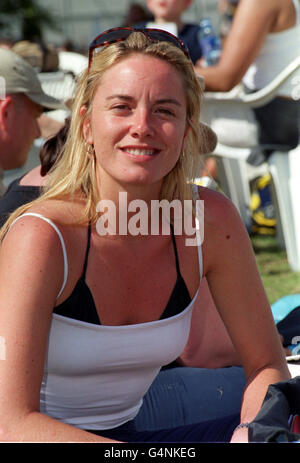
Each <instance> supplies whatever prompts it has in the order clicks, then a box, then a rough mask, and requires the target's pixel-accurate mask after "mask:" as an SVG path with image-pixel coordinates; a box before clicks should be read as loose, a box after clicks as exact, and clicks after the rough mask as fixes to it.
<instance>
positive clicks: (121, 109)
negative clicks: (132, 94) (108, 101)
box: [113, 104, 130, 111]
mask: <svg viewBox="0 0 300 463" xmlns="http://www.w3.org/2000/svg"><path fill="white" fill-rule="evenodd" d="M113 109H116V110H119V111H123V110H127V109H130V108H129V106H128V105H126V104H118V105H115V106H114V107H113Z"/></svg>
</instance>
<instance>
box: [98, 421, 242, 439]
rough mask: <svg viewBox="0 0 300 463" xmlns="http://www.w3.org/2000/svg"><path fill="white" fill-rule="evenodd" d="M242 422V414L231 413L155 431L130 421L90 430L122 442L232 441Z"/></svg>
mask: <svg viewBox="0 0 300 463" xmlns="http://www.w3.org/2000/svg"><path fill="white" fill-rule="evenodd" d="M239 422H240V416H239V414H238V415H231V416H226V417H223V418H220V419H218V420H210V421H205V422H202V423H197V424H189V425H186V426H178V427H175V428H172V429H158V430H155V431H137V430H136V427H135V423H134V422H133V421H129V422H128V423H125V424H124V425H122V426H119V427H118V428H115V429H109V430H106V431H94V430H93V431H89V432H92V433H94V434H97V435H99V436H103V437H109V438H110V439H115V440H118V441H121V442H138V443H141V442H157V443H158V442H161V443H170V442H180V443H183V442H192V443H197V442H203V443H211V442H219V443H222V442H230V439H231V436H232V434H233V431H234V429H235V427H236V426H237V425H238V424H239Z"/></svg>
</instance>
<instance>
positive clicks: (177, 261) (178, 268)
mask: <svg viewBox="0 0 300 463" xmlns="http://www.w3.org/2000/svg"><path fill="white" fill-rule="evenodd" d="M170 228H171V236H172V241H173V248H174V254H175V262H176V270H177V276H181V272H180V265H179V258H178V252H177V246H176V240H175V236H174V228H173V225H172V224H171V223H170Z"/></svg>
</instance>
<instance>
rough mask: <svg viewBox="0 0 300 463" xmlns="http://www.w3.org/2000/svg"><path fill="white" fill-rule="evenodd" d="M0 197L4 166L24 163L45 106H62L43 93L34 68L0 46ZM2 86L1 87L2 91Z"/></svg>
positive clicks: (14, 166)
mask: <svg viewBox="0 0 300 463" xmlns="http://www.w3.org/2000/svg"><path fill="white" fill-rule="evenodd" d="M0 79H1V81H0V84H2V85H1V88H0V197H1V196H2V195H3V193H4V191H5V187H4V185H3V183H2V174H3V170H9V169H16V168H18V167H21V166H22V165H24V164H25V162H26V160H27V157H28V153H29V150H30V147H31V145H32V143H33V141H34V139H35V138H38V137H40V135H41V132H40V127H39V124H38V121H37V119H38V118H39V116H40V115H41V114H42V113H43V111H44V110H47V109H48V110H50V109H65V106H64V105H63V104H62V103H61V102H59V101H58V100H56V99H55V98H53V97H51V96H49V95H46V94H45V93H44V92H43V90H42V87H41V84H40V82H39V79H38V77H37V74H36V71H35V70H34V68H33V67H32V66H31V65H30V64H29V63H28V62H26V61H25V60H23V59H22V58H21V57H20V56H18V55H16V54H15V53H13V52H12V51H10V50H7V49H2V48H0ZM1 89H2V91H1Z"/></svg>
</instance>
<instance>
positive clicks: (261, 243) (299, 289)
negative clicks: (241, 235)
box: [251, 236, 300, 304]
mask: <svg viewBox="0 0 300 463" xmlns="http://www.w3.org/2000/svg"><path fill="white" fill-rule="evenodd" d="M251 241H252V245H253V249H254V252H255V256H256V261H257V265H258V269H259V272H260V275H261V277H262V280H263V283H264V287H265V290H266V293H267V296H268V298H269V302H270V304H273V302H275V301H277V300H278V299H280V298H281V297H283V296H286V295H288V294H296V293H300V273H299V272H292V271H291V269H290V267H289V264H288V261H287V257H286V252H285V251H284V250H281V249H280V248H279V246H278V244H277V242H276V239H275V238H274V237H271V236H253V237H251Z"/></svg>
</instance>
